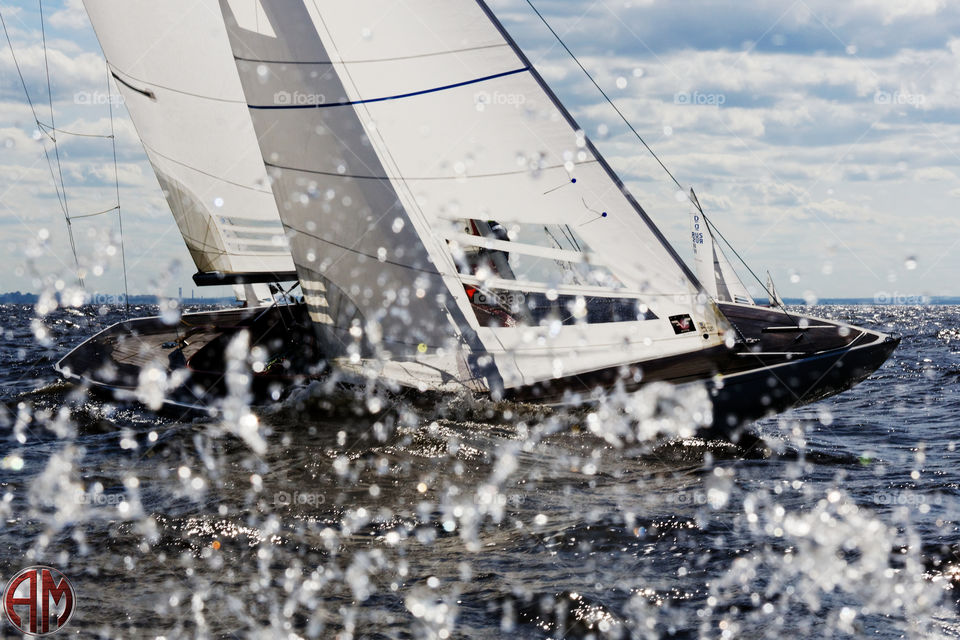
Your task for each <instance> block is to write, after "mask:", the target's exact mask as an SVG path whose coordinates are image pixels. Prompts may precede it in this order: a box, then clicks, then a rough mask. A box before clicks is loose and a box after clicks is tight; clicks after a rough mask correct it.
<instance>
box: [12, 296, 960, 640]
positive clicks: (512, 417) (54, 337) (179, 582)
mask: <svg viewBox="0 0 960 640" xmlns="http://www.w3.org/2000/svg"><path fill="white" fill-rule="evenodd" d="M2 310H3V313H2V314H0V325H2V330H0V342H2V346H0V399H2V401H3V405H2V407H0V411H2V413H0V434H2V435H0V442H2V444H0V517H2V519H3V520H2V522H3V525H2V528H0V577H3V578H4V579H5V578H6V577H9V576H11V575H13V574H14V573H16V572H17V571H19V570H20V569H21V568H23V567H26V566H29V565H36V564H45V565H51V566H54V567H56V568H57V569H59V570H60V571H62V572H63V573H64V574H65V575H67V576H68V577H69V578H70V580H71V582H72V584H73V586H74V589H75V591H76V593H77V596H78V600H77V605H76V611H75V613H74V615H73V618H72V619H71V620H70V622H69V624H68V626H67V628H65V629H64V630H62V631H60V632H59V633H58V635H62V636H64V637H71V636H74V637H84V638H88V637H92V638H119V637H128V638H155V637H156V638H160V637H162V638H167V639H172V638H193V637H209V638H234V637H237V638H247V637H254V638H288V637H289V638H306V637H316V638H334V637H337V638H344V639H345V638H503V637H507V636H509V637H514V638H588V637H595V638H663V637H676V638H700V637H703V638H721V637H722V638H830V637H871V638H901V637H924V638H926V637H951V638H952V637H958V636H960V624H958V620H957V613H958V610H957V600H958V597H960V591H957V590H955V585H954V581H953V576H954V572H960V530H958V519H960V509H958V507H960V452H958V451H957V445H958V443H960V415H958V414H960V384H958V383H960V308H958V307H949V306H948V307H926V306H925V307H893V306H891V307H839V306H833V307H819V308H815V309H812V310H810V309H808V310H807V311H808V312H812V314H813V315H820V316H832V317H834V318H840V319H843V320H846V321H849V322H851V323H854V324H858V325H864V326H868V327H873V328H877V329H880V330H882V331H886V332H891V333H895V334H899V335H902V336H903V343H902V345H901V346H900V348H899V349H898V351H897V352H896V353H895V354H894V355H893V357H892V358H891V359H890V361H889V362H888V363H887V364H886V365H885V366H884V367H883V368H882V369H881V370H880V371H878V372H877V373H876V374H875V375H874V376H872V377H871V378H870V379H869V380H867V381H865V382H864V383H862V384H861V385H859V386H858V387H856V388H854V389H853V390H851V391H848V392H847V393H844V394H842V395H840V396H838V397H835V398H832V399H830V400H827V401H823V402H820V403H817V404H814V405H811V406H808V407H803V408H800V409H797V410H794V411H792V412H790V413H788V414H785V415H783V416H778V417H774V418H769V419H767V420H764V421H761V422H759V423H757V424H755V425H753V426H752V427H751V428H750V432H751V434H752V435H755V436H758V437H759V439H757V438H752V437H745V438H743V439H741V440H740V442H738V443H732V442H722V441H704V440H702V439H697V438H695V437H691V436H690V435H689V433H690V430H691V428H692V423H689V424H685V423H684V421H685V420H688V418H686V417H685V416H686V415H688V413H687V412H685V411H683V410H681V411H679V412H674V411H671V410H666V409H663V407H664V406H677V407H680V408H681V409H683V408H684V406H685V403H686V401H685V399H684V398H673V399H670V398H667V399H666V400H664V399H662V398H656V397H654V396H655V395H656V394H655V393H653V392H651V393H648V394H646V396H644V398H643V400H642V401H641V402H640V405H639V406H641V409H640V410H639V412H637V411H634V412H633V413H629V412H628V413H626V414H625V413H624V412H623V411H618V410H616V408H615V407H613V406H600V407H593V408H588V409H584V410H581V411H574V412H550V411H545V410H542V409H539V408H537V407H530V406H509V405H504V404H493V403H489V402H487V403H484V402H471V401H469V400H466V399H460V400H457V401H454V402H452V404H451V405H450V406H447V407H440V408H438V409H437V410H435V411H425V410H423V409H416V410H415V409H411V408H409V407H404V405H403V404H402V403H397V402H395V401H393V400H382V399H380V398H369V399H367V400H366V402H365V403H363V404H362V405H361V406H354V404H353V403H350V402H346V401H342V402H341V401H339V400H336V399H334V400H331V399H330V398H328V397H324V395H323V393H322V391H323V390H322V389H320V388H314V389H308V390H304V391H301V392H297V393H294V394H292V395H291V397H288V398H287V399H285V400H284V401H282V402H281V403H279V404H277V405H275V406H272V407H265V408H259V409H255V410H254V411H253V413H252V414H248V413H246V411H244V410H243V409H242V408H241V409H237V408H236V407H234V408H233V409H232V410H231V412H228V414H229V418H228V419H226V420H222V419H219V418H209V417H203V416H200V417H198V416H195V415H186V414H176V413H170V412H164V413H162V414H160V415H158V414H157V413H154V412H151V411H149V410H147V409H146V408H144V407H141V406H138V405H121V404H116V403H113V402H112V401H110V400H109V399H106V398H103V397H97V396H92V395H90V394H88V393H87V392H86V391H85V390H83V389H80V388H77V387H73V386H71V385H67V384H65V383H62V382H59V381H58V378H57V376H56V374H55V373H54V372H53V370H52V365H53V363H54V362H56V360H57V359H58V358H59V357H61V356H62V355H63V354H65V353H66V351H67V350H68V349H69V348H70V347H72V346H74V345H76V344H78V343H79V342H80V341H82V340H83V339H84V338H86V337H88V336H89V335H91V334H92V333H93V332H94V331H95V330H96V329H98V328H100V327H103V326H106V325H108V324H111V323H112V322H115V321H117V320H119V319H120V315H119V314H118V313H117V312H114V311H110V310H107V309H103V310H100V309H97V308H94V307H85V308H80V309H66V310H58V311H55V312H53V313H51V314H49V315H47V316H45V317H44V318H42V319H37V318H36V313H35V310H34V309H33V308H32V307H26V306H6V307H3V308H2ZM150 312H151V309H149V308H143V309H139V310H136V313H135V315H148V314H149V313H150ZM664 393H666V394H667V395H669V391H667V392H664ZM644 407H646V409H644ZM3 408H5V410H3ZM637 416H639V417H637ZM238 425H242V426H238ZM655 431H661V432H662V433H664V434H666V435H663V436H660V437H657V438H649V437H648V436H649V434H651V433H653V432H655ZM958 584H960V583H958ZM2 633H3V634H6V635H8V636H10V637H15V634H13V632H12V627H10V626H9V624H8V623H7V622H4V623H3V626H2Z"/></svg>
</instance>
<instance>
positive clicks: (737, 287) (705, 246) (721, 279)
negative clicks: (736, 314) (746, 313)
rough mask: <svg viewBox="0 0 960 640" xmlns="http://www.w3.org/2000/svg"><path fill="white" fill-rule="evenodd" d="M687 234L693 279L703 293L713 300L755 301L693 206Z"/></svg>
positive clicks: (705, 222) (751, 302) (746, 302)
mask: <svg viewBox="0 0 960 640" xmlns="http://www.w3.org/2000/svg"><path fill="white" fill-rule="evenodd" d="M694 197H695V196H694ZM690 233H691V236H692V239H693V260H694V265H695V267H696V272H697V278H699V279H700V282H701V284H703V287H704V289H706V291H707V293H709V294H710V296H711V297H712V298H713V299H714V300H716V301H717V302H736V303H740V304H756V303H755V302H754V300H753V297H752V296H751V295H750V292H749V291H747V288H746V286H744V284H743V281H742V280H740V276H738V275H737V272H736V271H735V270H734V268H733V265H732V264H730V261H729V260H727V256H726V255H725V254H724V253H723V249H721V247H720V244H719V243H718V242H717V241H716V238H714V237H713V232H712V231H711V230H710V225H709V223H708V222H707V220H706V217H705V216H704V215H703V213H701V212H700V211H699V210H698V209H697V208H694V209H693V211H692V212H691V214H690Z"/></svg>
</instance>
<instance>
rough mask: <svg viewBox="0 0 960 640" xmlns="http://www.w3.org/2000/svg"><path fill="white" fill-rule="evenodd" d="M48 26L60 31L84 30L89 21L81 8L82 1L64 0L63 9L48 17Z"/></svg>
mask: <svg viewBox="0 0 960 640" xmlns="http://www.w3.org/2000/svg"><path fill="white" fill-rule="evenodd" d="M50 24H51V25H53V26H54V27H58V28H60V29H84V28H87V27H89V25H90V20H89V19H88V18H87V12H86V10H85V9H84V8H83V0H66V2H65V3H64V8H63V9H61V10H59V11H56V12H54V14H53V15H51V16H50Z"/></svg>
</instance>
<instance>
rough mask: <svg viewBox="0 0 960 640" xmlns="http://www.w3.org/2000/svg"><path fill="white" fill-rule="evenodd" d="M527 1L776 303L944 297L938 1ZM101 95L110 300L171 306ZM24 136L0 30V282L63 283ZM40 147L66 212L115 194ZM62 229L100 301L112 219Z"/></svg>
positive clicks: (507, 6)
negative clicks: (768, 282)
mask: <svg viewBox="0 0 960 640" xmlns="http://www.w3.org/2000/svg"><path fill="white" fill-rule="evenodd" d="M490 4H491V6H492V8H493V9H494V10H495V12H496V13H497V15H498V16H499V17H500V19H501V20H502V21H503V23H504V25H505V26H506V28H507V29H508V30H509V31H510V33H511V34H512V35H513V36H514V37H515V39H517V41H518V42H519V43H520V45H521V46H522V47H523V48H524V50H525V51H526V52H527V53H528V55H529V57H530V58H531V60H532V61H533V62H534V64H535V66H536V67H537V68H538V69H539V70H540V72H541V73H542V74H543V75H544V77H545V78H546V79H547V81H548V82H549V83H550V85H551V86H552V87H553V88H554V90H555V91H556V92H557V93H558V95H559V96H560V97H561V99H562V100H563V102H564V103H565V104H566V105H567V106H568V108H569V109H570V110H571V111H572V112H573V114H574V116H575V117H576V118H577V119H578V120H579V122H580V124H581V125H582V126H583V127H584V129H585V130H586V131H587V134H588V135H589V136H590V137H591V138H593V139H594V141H595V142H596V143H597V145H598V146H599V148H600V150H601V152H602V153H603V154H604V155H605V156H606V157H607V159H608V160H609V161H610V162H611V164H612V165H613V166H614V168H615V169H616V170H617V171H618V173H620V175H621V176H622V177H623V178H624V180H625V182H626V183H627V185H628V186H629V188H630V190H631V191H632V192H633V194H634V195H635V196H636V197H637V199H638V200H639V201H640V202H641V203H642V204H643V206H644V208H645V209H646V210H647V212H648V213H649V214H650V216H651V217H652V218H653V219H654V221H655V222H656V223H657V224H658V225H659V226H660V227H661V229H662V230H663V231H664V233H665V235H666V236H667V238H668V239H669V240H670V241H671V242H672V244H673V245H674V247H675V248H676V249H677V250H678V252H679V253H680V254H681V255H682V256H683V257H685V258H687V259H688V263H689V258H690V256H691V250H690V247H689V228H688V225H689V223H688V215H689V206H688V205H687V204H685V203H683V202H679V201H678V199H677V197H676V192H677V188H676V186H675V185H674V184H673V183H672V181H671V180H670V179H669V177H667V175H666V173H665V172H664V171H663V169H662V168H660V166H659V165H658V164H657V163H656V161H655V160H654V159H653V158H652V157H651V156H650V154H649V153H648V152H647V151H646V150H645V149H644V148H643V146H642V145H641V144H640V142H639V141H637V140H636V138H635V137H633V134H632V133H630V132H629V130H628V128H627V127H626V125H625V124H624V123H623V122H622V121H621V120H620V119H619V117H618V116H617V114H616V112H615V111H614V110H613V109H612V108H611V107H610V105H609V104H607V103H606V102H605V101H604V99H603V97H602V96H601V95H600V94H599V92H598V91H597V90H596V89H595V88H594V87H593V85H592V84H591V83H590V80H589V79H587V77H586V76H585V75H584V74H583V73H582V72H581V71H580V69H579V68H578V67H577V65H576V63H575V62H574V61H573V60H572V59H571V58H570V57H569V56H568V55H567V54H566V52H565V51H564V50H563V49H562V47H561V46H560V45H559V44H558V43H557V42H556V40H554V39H553V37H552V36H551V35H550V33H549V32H548V31H547V30H546V28H545V27H544V26H543V24H542V23H540V22H539V20H538V19H537V17H536V15H535V14H534V13H533V12H532V10H531V9H530V7H529V6H528V5H527V3H526V2H525V0H498V1H496V2H490ZM534 4H535V5H536V6H537V8H538V9H539V10H540V11H541V12H542V13H543V14H544V16H545V17H546V18H547V19H548V20H549V22H550V23H551V25H552V26H553V27H554V29H555V30H556V31H557V32H558V33H560V34H561V35H562V37H563V39H564V41H565V42H566V43H567V45H568V46H569V47H570V48H571V50H572V51H573V52H574V53H575V54H576V55H577V56H578V57H579V59H580V61H581V62H582V63H583V64H584V66H585V67H586V68H587V69H588V70H589V71H590V73H591V74H592V75H593V76H594V78H595V79H596V81H597V82H598V83H599V84H600V86H601V87H603V88H604V90H605V91H606V92H607V93H608V94H609V95H610V97H611V98H612V99H613V100H614V102H615V103H616V105H617V106H618V107H619V108H620V110H621V111H622V112H623V113H624V114H625V115H626V116H627V118H628V119H629V120H630V122H631V123H632V125H633V126H634V128H635V129H636V130H637V131H638V132H639V133H640V134H641V135H642V136H643V137H644V139H645V140H646V142H647V143H648V144H649V145H650V146H651V147H652V148H653V149H654V151H656V153H657V154H658V155H659V156H660V158H661V159H662V160H663V162H664V163H665V164H666V165H667V167H668V168H669V169H670V171H671V172H672V173H673V174H674V175H675V176H676V177H677V179H678V180H679V181H680V183H681V184H683V185H684V187H685V188H688V187H693V188H694V189H695V190H696V193H697V196H698V198H699V200H700V202H701V203H702V205H703V207H704V209H705V211H706V212H707V214H708V216H710V218H711V219H712V220H713V221H714V223H715V224H716V225H717V227H718V228H719V229H720V230H721V231H722V232H723V234H724V235H725V236H726V238H727V239H728V240H730V241H731V243H732V244H733V246H734V247H735V248H736V249H737V251H738V252H739V253H740V255H742V256H743V257H744V258H745V260H746V262H747V263H748V264H749V265H750V266H751V267H752V269H753V270H754V271H755V272H756V273H757V274H758V275H760V276H761V277H764V276H763V274H764V273H765V272H766V271H767V270H769V271H770V272H771V274H772V275H773V277H774V280H775V281H776V282H777V285H778V289H779V290H780V293H781V294H782V295H783V296H784V297H792V298H801V297H802V298H806V299H807V300H809V301H811V302H813V301H815V300H817V299H822V298H831V297H864V298H874V299H877V300H878V301H894V302H897V301H899V302H905V303H910V302H914V301H919V300H921V299H922V298H923V297H924V296H943V295H960V282H958V280H957V277H956V276H957V274H960V215H957V214H956V213H955V209H956V207H957V205H958V204H960V177H958V176H960V144H958V143H960V36H957V35H954V34H960V3H955V2H954V3H949V2H947V1H946V0H848V1H846V2H842V3H838V2H835V0H797V1H795V2H791V1H789V0H783V1H779V0H778V1H751V2H743V1H742V0H739V1H735V0H699V1H696V2H694V1H686V0H636V1H633V2H614V1H613V0H596V1H590V0H578V1H573V0H534ZM43 8H44V20H45V22H44V26H45V29H46V38H47V46H48V48H47V57H48V63H49V69H50V79H51V86H52V97H53V112H54V117H55V119H56V124H57V126H58V127H60V128H62V129H65V130H67V131H74V132H79V133H93V134H101V135H104V134H109V133H110V118H109V111H108V109H109V105H108V93H107V78H106V70H105V66H104V61H103V58H102V54H101V52H100V49H99V46H98V44H97V41H96V37H95V35H94V33H93V30H92V28H91V26H90V23H89V20H88V19H87V17H86V15H85V13H84V11H83V7H82V3H81V1H80V0H65V1H63V2H55V1H52V0H51V1H48V2H44V5H43ZM0 10H2V13H3V17H4V19H5V20H6V23H7V28H8V30H9V33H10V38H11V39H12V41H13V46H14V50H15V52H16V54H17V57H18V59H19V61H20V64H21V67H22V69H23V73H24V76H25V80H26V84H27V88H28V90H29V93H30V95H31V97H32V98H33V100H34V102H35V108H36V112H37V116H38V117H39V119H40V120H41V121H42V122H45V123H49V119H50V110H49V103H48V93H47V86H46V75H45V72H44V55H43V47H42V44H41V42H42V36H41V31H40V16H39V12H38V5H37V2H30V1H20V0H17V1H11V0H0ZM113 95H114V100H115V104H114V106H115V111H114V115H115V122H114V127H115V131H116V143H117V153H118V162H119V164H118V168H119V181H120V203H121V207H122V215H123V228H124V248H125V253H126V263H127V272H128V277H129V284H130V291H131V293H159V294H161V295H175V294H176V293H177V288H178V287H183V289H184V294H189V291H190V290H191V289H194V286H193V284H192V281H191V280H190V275H191V274H192V273H193V272H194V271H195V268H194V266H193V263H192V260H191V259H190V257H189V255H188V254H187V251H186V249H185V247H184V245H183V242H182V240H181V238H180V236H179V233H178V232H177V229H176V226H175V224H174V221H173V217H172V215H171V214H170V211H169V209H168V208H167V206H166V203H165V201H164V198H163V194H162V192H161V190H160V187H159V185H158V183H157V180H156V178H155V177H154V175H153V172H152V170H151V169H150V166H149V164H148V163H147V160H146V156H145V155H144V152H143V149H142V147H141V146H140V143H139V141H138V139H137V137H136V133H135V131H134V128H133V126H132V124H131V123H130V121H129V119H128V117H127V114H126V112H125V110H124V108H123V105H122V104H121V103H119V101H117V100H116V93H115V92H114V93H113ZM36 130H37V126H36V124H35V121H34V116H33V115H32V113H31V109H30V107H29V105H28V104H27V103H26V100H25V97H24V92H23V89H22V87H21V86H20V80H19V78H18V76H17V73H16V69H15V67H14V65H13V61H12V58H11V54H10V50H9V48H8V47H7V43H6V41H5V39H2V36H0V247H2V248H3V250H4V255H5V256H6V258H5V259H4V266H5V267H6V268H4V269H0V291H12V290H21V291H35V292H36V291H40V290H42V289H45V288H49V287H51V286H56V284H57V282H58V281H60V282H61V283H62V284H63V285H65V286H68V287H69V286H71V285H72V283H73V282H74V280H75V278H74V276H73V274H74V267H73V257H72V254H71V250H70V246H69V243H68V240H67V234H66V223H65V221H64V216H63V212H62V209H61V207H60V204H59V202H58V199H57V195H56V193H55V190H54V187H53V181H52V178H51V174H50V168H49V166H48V164H47V161H46V158H45V156H44V144H43V137H42V136H40V135H39V134H38V133H37V131H36ZM46 148H47V149H48V151H50V152H51V153H52V151H53V150H52V147H51V146H50V145H49V144H47V146H46ZM59 151H60V154H61V164H62V171H63V184H64V187H65V191H66V195H67V198H68V206H69V208H70V211H71V212H72V213H73V215H82V214H86V213H92V212H97V211H101V210H104V209H107V208H109V207H112V206H114V205H115V204H116V191H115V182H114V165H113V156H112V147H111V141H110V140H109V139H104V138H88V137H78V136H68V135H65V134H61V136H60V149H59ZM54 167H56V165H54ZM54 170H56V169H54ZM58 180H59V176H58ZM73 227H74V232H75V236H76V244H77V250H78V252H79V253H80V254H81V257H82V259H83V261H84V263H85V264H87V265H88V277H87V279H86V285H87V290H88V291H89V292H91V293H92V292H100V293H106V294H112V293H118V292H120V291H122V288H123V271H122V268H121V259H120V251H119V234H118V220H117V216H116V214H115V213H110V214H105V215H101V216H93V217H89V218H81V219H78V220H75V221H74V223H73ZM737 267H738V270H739V271H740V273H741V276H742V277H743V279H744V281H745V282H746V283H747V285H748V287H751V288H752V289H754V291H755V292H757V293H759V291H760V285H759V284H758V283H756V282H755V281H753V280H752V278H751V277H750V275H749V273H748V272H747V271H746V270H745V269H744V268H743V267H742V266H741V265H737ZM196 292H197V293H198V294H199V293H200V291H199V290H196ZM223 292H224V290H223V289H219V290H212V289H208V290H205V291H204V292H203V293H204V294H205V295H213V294H214V293H223Z"/></svg>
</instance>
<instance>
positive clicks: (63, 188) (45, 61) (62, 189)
mask: <svg viewBox="0 0 960 640" xmlns="http://www.w3.org/2000/svg"><path fill="white" fill-rule="evenodd" d="M37 4H38V5H39V7H40V37H41V39H42V42H43V67H44V70H45V71H46V74H47V98H48V100H49V104H50V126H51V127H52V128H53V129H54V130H56V128H57V123H56V121H55V120H54V117H53V88H52V87H51V83H50V59H49V56H48V55H47V32H46V28H45V26H44V20H43V0H38V1H37ZM37 124H38V125H39V124H40V121H39V120H37ZM53 151H54V154H55V156H56V158H57V173H58V174H59V176H60V192H61V193H62V194H63V217H64V219H65V220H66V221H67V233H68V235H69V236H70V249H71V250H72V251H73V261H74V263H76V265H77V280H79V281H80V286H81V287H83V286H84V284H83V274H82V272H81V271H80V259H79V258H78V257H77V243H76V240H74V238H73V225H72V224H71V223H70V206H69V204H68V202H67V189H66V185H65V184H64V182H63V166H62V164H61V163H60V146H59V145H58V144H57V139H56V137H54V138H53Z"/></svg>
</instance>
